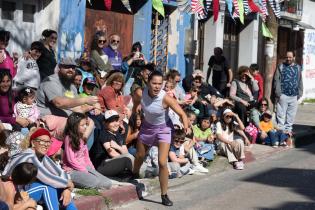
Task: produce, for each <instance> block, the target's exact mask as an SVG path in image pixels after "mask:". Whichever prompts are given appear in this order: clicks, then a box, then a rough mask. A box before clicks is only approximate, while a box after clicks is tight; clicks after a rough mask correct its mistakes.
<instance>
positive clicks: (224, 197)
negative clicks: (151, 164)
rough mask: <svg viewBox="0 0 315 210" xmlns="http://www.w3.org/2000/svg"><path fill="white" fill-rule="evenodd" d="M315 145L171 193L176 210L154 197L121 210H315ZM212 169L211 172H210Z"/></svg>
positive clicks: (175, 189)
mask: <svg viewBox="0 0 315 210" xmlns="http://www.w3.org/2000/svg"><path fill="white" fill-rule="evenodd" d="M314 154H315V144H312V145H309V146H307V147H304V148H298V149H292V150H289V151H286V152H282V153H277V154H274V155H272V156H270V157H268V158H266V159H262V160H257V161H255V162H253V163H250V164H248V165H246V168H245V170H243V171H236V170H233V169H229V170H227V171H225V172H223V173H220V174H216V175H213V176H209V177H200V176H196V179H200V180H197V181H195V182H192V183H189V184H186V185H182V186H180V187H176V188H173V189H170V190H169V193H168V194H169V196H170V198H171V199H172V200H173V201H174V206H173V207H164V206H162V205H161V204H160V195H159V194H156V195H152V196H149V197H147V198H146V199H145V200H143V201H136V202H133V203H130V204H128V205H126V206H123V207H121V208H119V209H130V210H141V209H143V210H162V209H169V210H171V209H192V210H198V209H205V210H208V209H209V210H210V209H211V210H216V209H218V210H229V209H231V210H246V209H263V210H267V209H268V210H278V209H283V210H291V209H298V210H300V209H301V210H312V209H314V210H315V186H314V185H315V164H314V163H315V155H314ZM210 170H211V169H210Z"/></svg>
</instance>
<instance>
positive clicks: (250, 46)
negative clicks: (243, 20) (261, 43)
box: [238, 20, 259, 66]
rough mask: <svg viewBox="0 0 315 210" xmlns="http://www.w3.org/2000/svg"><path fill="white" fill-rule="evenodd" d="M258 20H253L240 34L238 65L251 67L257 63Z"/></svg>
mask: <svg viewBox="0 0 315 210" xmlns="http://www.w3.org/2000/svg"><path fill="white" fill-rule="evenodd" d="M258 26H259V24H258V20H253V21H252V22H251V23H250V24H249V25H248V26H247V27H246V28H245V29H244V30H243V31H241V33H240V34H239V51H238V54H239V56H238V64H239V66H241V65H246V66H249V65H250V64H252V63H257V52H258V51H257V50H258Z"/></svg>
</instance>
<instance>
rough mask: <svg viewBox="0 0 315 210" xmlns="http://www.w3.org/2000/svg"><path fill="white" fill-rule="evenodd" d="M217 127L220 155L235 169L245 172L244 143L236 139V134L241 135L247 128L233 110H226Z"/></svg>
mask: <svg viewBox="0 0 315 210" xmlns="http://www.w3.org/2000/svg"><path fill="white" fill-rule="evenodd" d="M216 127H217V131H216V137H217V140H218V148H219V153H220V154H222V155H224V156H226V157H227V158H228V161H229V163H231V164H232V165H233V167H234V169H236V170H243V169H244V162H243V159H244V158H245V153H244V141H243V140H242V139H240V138H235V137H236V136H235V132H237V133H239V134H240V135H241V133H242V132H243V130H244V128H245V127H244V124H243V123H242V121H241V119H240V118H239V116H238V115H237V114H235V113H234V112H232V110H230V109H225V110H224V111H223V114H222V118H221V120H220V122H217V124H216Z"/></svg>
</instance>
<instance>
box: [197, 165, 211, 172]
mask: <svg viewBox="0 0 315 210" xmlns="http://www.w3.org/2000/svg"><path fill="white" fill-rule="evenodd" d="M193 169H194V170H195V171H197V172H201V173H208V172H209V170H208V169H207V168H205V167H203V166H202V165H196V166H194V167H193Z"/></svg>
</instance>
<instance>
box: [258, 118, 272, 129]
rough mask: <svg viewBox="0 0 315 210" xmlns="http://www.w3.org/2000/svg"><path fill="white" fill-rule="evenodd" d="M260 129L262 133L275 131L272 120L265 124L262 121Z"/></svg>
mask: <svg viewBox="0 0 315 210" xmlns="http://www.w3.org/2000/svg"><path fill="white" fill-rule="evenodd" d="M259 127H260V129H261V130H262V131H265V132H268V131H270V130H272V129H274V126H273V123H272V120H270V121H269V122H265V121H260V122H259Z"/></svg>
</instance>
